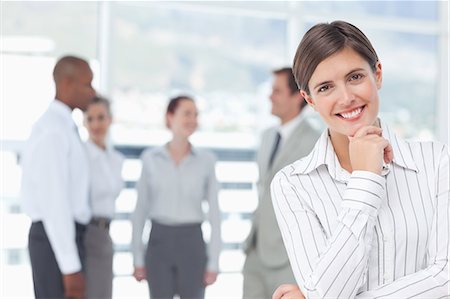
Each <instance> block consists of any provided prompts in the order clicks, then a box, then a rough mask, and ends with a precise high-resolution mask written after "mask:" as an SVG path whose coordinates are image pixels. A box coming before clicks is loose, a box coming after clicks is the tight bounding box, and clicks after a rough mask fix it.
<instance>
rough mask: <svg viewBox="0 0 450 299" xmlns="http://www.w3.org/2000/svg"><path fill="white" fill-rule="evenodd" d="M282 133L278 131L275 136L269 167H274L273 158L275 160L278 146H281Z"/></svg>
mask: <svg viewBox="0 0 450 299" xmlns="http://www.w3.org/2000/svg"><path fill="white" fill-rule="evenodd" d="M280 140H281V134H280V132H277V136H276V137H275V143H274V145H273V148H272V153H271V154H270V160H269V168H271V167H272V164H273V160H275V156H276V155H277V151H278V148H279V147H280Z"/></svg>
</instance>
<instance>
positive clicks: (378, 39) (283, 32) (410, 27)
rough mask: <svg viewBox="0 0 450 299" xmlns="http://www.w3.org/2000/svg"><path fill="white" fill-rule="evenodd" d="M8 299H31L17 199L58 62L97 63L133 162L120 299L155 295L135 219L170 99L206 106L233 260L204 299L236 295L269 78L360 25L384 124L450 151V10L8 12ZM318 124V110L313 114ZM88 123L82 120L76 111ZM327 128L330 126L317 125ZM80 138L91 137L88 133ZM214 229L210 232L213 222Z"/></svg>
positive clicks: (117, 263) (324, 4) (4, 196)
mask: <svg viewBox="0 0 450 299" xmlns="http://www.w3.org/2000/svg"><path fill="white" fill-rule="evenodd" d="M0 5H1V46H0V63H1V78H0V95H1V136H0V138H1V142H2V145H1V153H0V155H1V171H2V172H1V193H0V197H1V205H0V212H1V239H0V241H1V255H0V257H1V263H0V271H1V274H0V297H2V298H28V297H30V296H32V281H31V272H30V266H29V259H28V253H27V250H26V246H27V232H28V227H29V224H30V222H29V219H28V218H27V217H26V216H25V215H24V214H22V211H21V207H20V199H19V189H20V166H19V160H20V150H21V147H22V146H23V141H24V140H25V139H26V138H27V136H28V134H29V133H30V129H31V125H32V124H33V122H34V121H35V120H36V119H37V118H38V117H39V116H40V114H42V113H43V112H44V110H45V109H46V107H47V105H48V104H49V102H50V101H51V100H52V99H53V97H54V85H53V82H52V78H51V72H52V68H53V66H54V63H55V61H56V59H57V58H58V57H60V56H61V55H64V54H75V55H79V56H82V57H85V58H87V59H88V60H89V61H90V63H91V66H92V68H93V70H94V85H95V87H96V89H97V90H98V91H99V92H100V93H101V94H104V95H106V96H108V97H110V98H111V99H112V100H113V113H114V118H115V119H114V125H113V127H112V132H111V136H110V140H111V142H112V143H113V144H115V145H116V146H118V147H119V149H120V150H121V151H123V152H124V153H126V154H127V160H126V163H125V167H124V170H123V176H124V178H125V180H126V181H127V188H126V189H124V190H123V192H122V193H121V195H120V197H119V199H118V200H117V204H116V206H117V215H116V216H117V217H116V220H115V221H114V222H113V225H112V227H111V233H112V237H113V241H114V243H115V249H116V254H115V258H114V273H115V275H116V278H115V279H114V297H115V298H125V297H126V298H130V297H136V298H138V297H145V296H147V286H146V284H144V283H140V284H139V283H137V282H135V281H134V279H133V277H132V276H131V274H132V270H133V269H132V258H131V254H130V252H129V243H130V239H131V225H130V222H129V215H130V212H131V211H132V210H133V208H134V204H135V200H136V192H135V190H134V189H133V187H134V183H135V180H136V179H137V178H138V177H139V174H140V167H141V165H140V162H139V160H138V155H139V153H140V151H141V150H142V148H143V147H146V146H154V145H160V144H162V143H164V142H165V141H167V140H168V138H169V132H168V131H167V130H166V129H165V127H164V121H163V115H164V109H165V106H166V103H167V100H168V98H169V97H170V96H172V95H175V94H178V93H180V92H182V93H188V94H191V95H193V96H194V97H195V98H196V99H197V103H198V106H199V109H200V125H201V127H200V129H199V131H198V132H197V133H196V134H195V135H194V136H193V138H192V141H193V143H194V144H195V145H197V146H201V147H207V148H210V149H212V150H213V151H215V152H216V154H217V155H218V157H219V162H218V163H217V166H216V172H217V176H218V179H219V181H220V183H221V187H222V188H221V191H220V194H219V203H220V208H221V211H222V219H223V224H222V230H223V242H224V250H223V252H222V255H221V258H220V268H221V272H222V273H221V274H220V276H219V279H218V282H217V283H216V284H215V285H213V286H211V287H209V288H208V289H207V292H206V296H207V298H239V297H240V296H241V294H242V291H241V288H242V276H241V274H240V271H241V269H242V265H243V261H244V254H243V252H242V249H241V242H242V241H243V240H244V239H245V237H246V235H247V234H248V231H249V229H250V215H251V212H252V211H253V210H254V209H255V208H256V205H257V195H256V189H255V182H256V180H257V179H258V173H257V168H256V164H255V163H254V162H253V159H254V154H255V148H256V146H257V144H258V137H259V134H260V132H261V131H262V130H263V129H264V128H266V127H267V126H269V125H271V124H275V123H276V119H275V118H274V117H272V116H270V102H269V99H268V96H269V94H270V89H271V77H272V76H271V70H272V69H274V68H278V67H282V66H285V65H290V64H291V61H292V57H293V56H294V53H295V50H296V47H297V45H298V43H299V41H300V39H301V37H302V35H303V34H304V32H305V31H306V30H307V29H308V28H310V27H311V26H312V25H313V24H315V23H317V22H324V21H333V20H337V19H342V20H346V21H349V22H352V23H354V24H355V25H357V26H358V27H359V28H361V29H362V30H363V31H364V32H365V33H366V34H367V35H368V37H369V39H371V41H372V42H373V44H374V47H375V49H377V51H378V55H379V57H380V60H381V62H382V63H383V70H384V78H383V88H382V90H381V95H380V97H381V113H380V115H381V117H382V119H383V120H385V121H387V122H388V123H390V124H391V125H392V126H393V127H394V129H395V130H396V131H397V132H398V133H399V134H401V135H402V136H404V137H407V138H411V137H413V138H419V139H422V140H427V139H433V140H440V141H443V142H446V143H448V142H449V125H448V119H449V93H448V82H449V77H448V69H449V26H448V25H449V20H448V9H449V5H448V1H349V2H347V1H332V2H331V1H308V2H297V1H296V2H290V1H273V2H271V1H261V2H259V1H245V2H240V1H236V2H234V1H233V2H228V1H214V2H202V1H165V2H129V1H127V2H125V1H123V2H121V1H118V2H95V1H87V2H65V1H64V2H62V1H61V2H37V1H31V2H25V1H14V2H4V1H2V2H1V4H0ZM310 113H311V115H312V117H313V118H314V114H313V113H312V112H310ZM74 117H75V119H76V121H77V122H78V123H79V124H80V126H81V124H82V115H81V112H79V111H75V112H74ZM315 121H316V123H317V125H318V126H323V124H321V123H320V121H319V120H317V119H315ZM80 133H81V135H82V136H84V138H86V135H87V134H86V132H85V130H84V129H82V128H81V130H80ZM203 228H204V230H205V231H208V226H207V225H204V227H203Z"/></svg>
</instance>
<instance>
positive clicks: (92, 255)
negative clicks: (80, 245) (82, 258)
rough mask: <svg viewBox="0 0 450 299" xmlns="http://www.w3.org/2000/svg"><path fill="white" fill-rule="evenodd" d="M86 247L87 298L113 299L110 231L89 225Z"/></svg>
mask: <svg viewBox="0 0 450 299" xmlns="http://www.w3.org/2000/svg"><path fill="white" fill-rule="evenodd" d="M85 247H86V298H88V299H110V298H112V282H113V254H114V252H113V243H112V240H111V237H110V235H109V229H108V228H105V227H99V226H98V225H95V224H92V223H90V224H88V226H87V230H86V236H85Z"/></svg>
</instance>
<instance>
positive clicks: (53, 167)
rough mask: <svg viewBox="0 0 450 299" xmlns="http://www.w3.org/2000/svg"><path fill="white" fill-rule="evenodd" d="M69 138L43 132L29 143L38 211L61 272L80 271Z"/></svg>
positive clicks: (56, 133) (57, 133) (59, 134)
mask: <svg viewBox="0 0 450 299" xmlns="http://www.w3.org/2000/svg"><path fill="white" fill-rule="evenodd" d="M69 147H70V144H69V141H68V139H67V137H66V136H64V135H63V134H61V133H59V132H49V133H47V134H44V135H43V136H42V137H41V138H40V140H38V141H37V143H36V144H35V146H34V147H33V153H31V154H32V159H33V160H32V163H33V171H35V172H34V173H35V174H37V175H35V179H36V180H37V184H36V186H38V190H35V191H36V192H38V193H40V194H41V196H38V198H40V200H41V201H42V202H40V203H39V206H40V207H41V210H40V214H41V216H42V223H43V225H44V229H45V232H46V234H47V237H48V239H49V242H50V245H51V247H52V249H53V251H54V253H55V257H56V261H57V263H58V266H59V268H60V270H61V272H62V273H63V274H70V273H75V272H78V271H81V262H80V258H79V255H78V248H77V244H76V242H75V239H76V238H75V219H74V216H73V214H72V207H71V203H70V195H69V167H70V165H69V156H68V155H69Z"/></svg>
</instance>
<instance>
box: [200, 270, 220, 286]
mask: <svg viewBox="0 0 450 299" xmlns="http://www.w3.org/2000/svg"><path fill="white" fill-rule="evenodd" d="M216 280H217V272H210V271H206V272H205V275H204V276H203V283H204V284H205V286H209V285H211V284H213V283H214V282H216Z"/></svg>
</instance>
